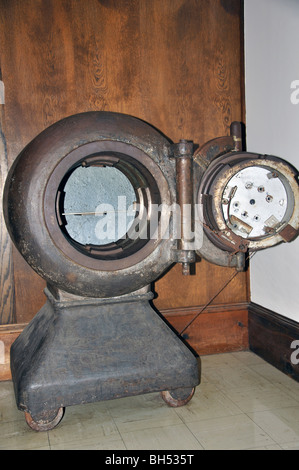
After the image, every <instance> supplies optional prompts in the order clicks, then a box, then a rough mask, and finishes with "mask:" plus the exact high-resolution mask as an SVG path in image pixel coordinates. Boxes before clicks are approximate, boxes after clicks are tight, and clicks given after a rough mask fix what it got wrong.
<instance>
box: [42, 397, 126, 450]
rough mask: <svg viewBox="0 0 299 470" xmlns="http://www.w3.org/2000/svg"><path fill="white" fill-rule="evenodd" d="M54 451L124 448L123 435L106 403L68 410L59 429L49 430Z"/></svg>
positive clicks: (74, 407) (50, 442)
mask: <svg viewBox="0 0 299 470" xmlns="http://www.w3.org/2000/svg"><path fill="white" fill-rule="evenodd" d="M49 444H50V447H51V449H53V450H56V449H88V448H96V449H105V448H106V449H109V448H110V449H111V448H113V447H115V448H117V449H124V448H125V446H124V444H123V441H122V438H121V435H120V433H119V431H118V429H117V426H116V424H115V423H114V420H113V419H112V417H111V416H110V413H109V411H108V410H107V409H106V408H105V404H104V403H92V404H86V405H80V406H73V407H69V408H66V413H65V416H64V418H63V420H62V421H61V423H60V424H59V426H57V427H56V428H54V429H53V430H51V431H49Z"/></svg>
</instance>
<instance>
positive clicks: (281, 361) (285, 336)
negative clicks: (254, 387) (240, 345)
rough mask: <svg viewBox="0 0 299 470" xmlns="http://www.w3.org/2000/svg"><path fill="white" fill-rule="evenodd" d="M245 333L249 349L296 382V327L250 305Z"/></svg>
mask: <svg viewBox="0 0 299 470" xmlns="http://www.w3.org/2000/svg"><path fill="white" fill-rule="evenodd" d="M248 331H249V348H250V349H251V350H252V351H253V352H255V353H256V354H257V355H258V356H260V357H262V358H263V359H264V360H265V361H267V362H269V363H270V364H272V365H273V366H274V367H276V368H277V369H279V370H280V371H282V372H284V373H285V374H287V375H288V376H290V377H292V378H293V379H295V380H296V381H298V382H299V323H298V322H295V321H294V320H291V319H289V318H286V317H283V316H282V315H279V314H278V313H276V312H273V311H272V310H269V309H267V308H265V307H262V306H260V305H257V304H255V303H253V302H251V303H250V304H249V306H248ZM294 342H295V343H294ZM296 362H297V364H296Z"/></svg>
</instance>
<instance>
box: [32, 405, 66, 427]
mask: <svg viewBox="0 0 299 470" xmlns="http://www.w3.org/2000/svg"><path fill="white" fill-rule="evenodd" d="M63 414H64V408H62V407H61V408H59V409H58V410H54V411H53V410H45V411H43V412H42V413H40V415H39V416H38V418H37V419H33V417H32V416H31V414H30V413H28V412H26V411H25V420H26V423H27V424H28V426H29V427H30V428H31V429H33V431H39V432H40V431H50V430H51V429H53V428H55V427H56V426H57V425H58V424H59V423H60V421H61V420H62V418H63Z"/></svg>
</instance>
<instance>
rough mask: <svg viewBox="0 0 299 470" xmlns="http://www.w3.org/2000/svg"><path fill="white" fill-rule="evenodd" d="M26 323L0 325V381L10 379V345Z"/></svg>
mask: <svg viewBox="0 0 299 470" xmlns="http://www.w3.org/2000/svg"><path fill="white" fill-rule="evenodd" d="M25 326H26V324H23V323H22V324H10V325H0V381H3V380H10V379H11V373H10V347H11V345H12V343H13V342H14V341H15V339H17V337H18V336H19V334H20V333H21V332H22V331H23V329H24V328H25Z"/></svg>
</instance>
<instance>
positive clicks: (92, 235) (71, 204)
mask: <svg viewBox="0 0 299 470" xmlns="http://www.w3.org/2000/svg"><path fill="white" fill-rule="evenodd" d="M61 193H62V194H63V212H62V213H61V217H63V219H64V222H65V224H64V225H63V226H62V229H63V230H64V232H65V234H66V235H68V236H69V237H70V239H72V240H73V241H74V242H77V243H80V244H81V245H90V244H91V245H99V246H100V245H107V244H109V243H113V242H116V241H117V240H120V239H123V238H127V237H128V230H129V229H130V227H131V226H132V224H133V222H134V219H135V217H136V207H137V201H136V199H137V198H138V196H137V195H136V193H135V190H134V188H133V186H132V184H131V183H130V181H129V180H128V178H127V177H126V176H125V175H124V174H123V173H122V172H121V171H119V170H118V169H117V168H113V167H96V166H90V167H84V166H80V167H77V168H75V170H73V171H72V172H70V175H69V177H68V178H67V180H66V183H65V186H64V188H61Z"/></svg>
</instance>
